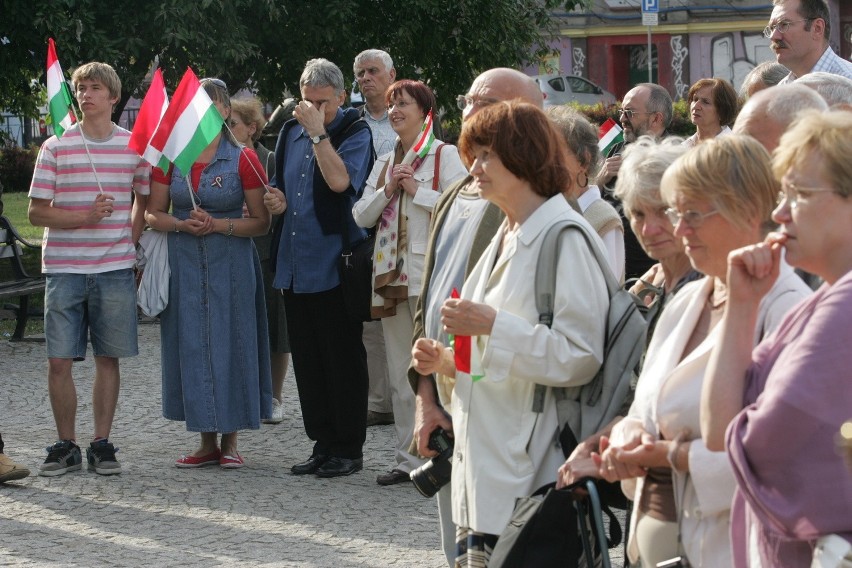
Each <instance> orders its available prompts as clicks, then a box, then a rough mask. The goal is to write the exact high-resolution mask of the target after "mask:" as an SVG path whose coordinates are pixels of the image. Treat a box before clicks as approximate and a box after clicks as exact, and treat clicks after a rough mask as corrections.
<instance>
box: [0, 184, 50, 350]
mask: <svg viewBox="0 0 852 568" xmlns="http://www.w3.org/2000/svg"><path fill="white" fill-rule="evenodd" d="M29 203H30V200H29V199H28V198H27V194H26V193H4V194H3V215H4V216H5V217H7V218H8V219H9V220H10V221H11V222H12V226H14V227H15V230H16V231H18V233H19V234H20V235H21V236H22V237H24V238H25V239H26V240H28V241H29V242H31V243H33V244H41V238H42V234H43V232H44V228H43V227H33V226H32V225H31V224H30V221H29V219H28V218H27V208H28V207H29ZM24 268H25V269H26V271H27V272H28V273H29V274H30V275H32V276H37V275H39V274H41V253H40V252H39V251H36V250H32V249H28V248H26V247H24ZM12 278H13V273H12V267H11V265H10V263H9V262H8V261H5V260H3V261H0V281H5V280H11V279H12ZM17 302H18V298H10V299H8V300H2V301H0V310H2V308H4V307H5V306H6V305H10V304H11V305H17ZM43 305H44V295H43V294H36V295H33V296H30V312H33V311H41V310H42V307H43ZM14 331H15V320H14V318H13V319H0V339H5V338H9V337H11V336H12V332H14ZM42 333H44V320H43V319H42V318H41V317H40V316H30V319H29V320H28V321H27V331H26V335H27V336H30V335H39V334H42Z"/></svg>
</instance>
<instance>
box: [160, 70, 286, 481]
mask: <svg viewBox="0 0 852 568" xmlns="http://www.w3.org/2000/svg"><path fill="white" fill-rule="evenodd" d="M201 84H202V86H203V87H204V90H205V91H206V92H207V94H208V95H210V98H211V99H212V100H213V102H214V104H215V105H216V108H217V109H218V110H219V112H220V113H221V114H222V116H223V117H225V120H226V121H227V120H228V118H229V116H230V111H231V109H230V99H229V97H228V92H227V88H226V87H225V84H224V83H223V82H222V81H220V80H218V79H203V80H202V82H201ZM158 173H159V172H158V171H157V170H155V173H154V178H155V179H156V181H154V180H152V184H151V197H150V199H149V201H148V215H147V220H148V224H149V225H150V226H151V227H152V228H153V229H156V230H160V231H169V236H168V242H169V268H170V269H171V278H170V280H169V304H168V306H167V307H166V309H165V310H164V311H163V312H162V314H160V322H161V334H162V336H161V342H162V344H161V354H162V373H163V416H165V417H166V418H168V419H170V420H182V421H185V422H186V428H187V430H189V431H191V432H200V433H201V445H200V447H199V448H198V450H196V451H195V452H194V453H192V454H189V455H185V456H183V457H181V458H179V459H178V460H177V461H176V462H175V465H176V466H177V467H183V468H196V467H202V466H206V465H215V464H219V465H220V466H222V467H223V468H229V469H230V468H239V467H242V465H243V459H242V457H241V456H240V454H239V453H238V452H237V431H238V430H243V429H253V430H256V429H258V428H260V421H261V418H268V417H269V416H270V414H271V404H272V384H271V377H270V363H269V344H268V339H267V336H268V331H267V324H266V306H265V301H264V292H263V279H262V277H261V272H260V261H259V260H258V255H257V251H256V250H255V247H254V243H253V242H252V240H251V238H250V237H255V236H259V235H263V234H265V233H266V231H267V230H268V228H269V214H268V212H267V211H266V208H265V207H264V206H263V193H264V192H263V188H264V185H265V184H266V179H265V174H264V170H263V167H262V166H261V164H260V162H259V161H258V159H257V155H256V154H255V152H254V150H252V149H250V148H244V147H241V146H240V145H238V144H237V143H235V142H234V141H233V139H232V138H231V136H230V135H229V134H228V132H227V131H226V129H225V128H224V127H223V131H222V133H220V134H219V135H218V136H217V137H216V139H215V140H213V142H212V143H211V144H210V145H209V146H208V147H207V148H206V149H205V150H204V151H203V152H202V153H201V155H200V156H199V158H198V160H196V162H195V164H193V166H192V171H191V172H190V175H186V174H185V173H183V172H179V171H178V170H177V169H176V168H174V167H173V168H172V169H171V170H170V171H169V172H168V173H166V174H165V175H163V174H159V175H158ZM244 202H245V204H246V207H247V210H248V215H247V216H245V217H244V216H243V203H244ZM170 205H171V213H169V206H170ZM194 205H195V206H197V210H195V209H194ZM219 433H221V434H222V440H221V446H220V445H219V443H218V442H219V441H218V435H217V434H219Z"/></svg>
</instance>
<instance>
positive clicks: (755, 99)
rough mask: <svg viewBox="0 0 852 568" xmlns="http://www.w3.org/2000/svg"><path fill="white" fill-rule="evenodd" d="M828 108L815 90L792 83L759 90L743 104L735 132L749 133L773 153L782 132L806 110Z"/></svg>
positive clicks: (735, 125) (735, 123)
mask: <svg viewBox="0 0 852 568" xmlns="http://www.w3.org/2000/svg"><path fill="white" fill-rule="evenodd" d="M811 108H813V109H817V110H821V111H824V110H828V105H827V104H826V102H825V101H824V100H823V98H822V97H820V96H819V94H817V92H816V91H814V90H813V89H809V88H808V87H805V86H804V85H798V84H796V83H791V84H788V85H778V86H776V87H770V88H769V89H764V90H762V91H758V92H757V93H755V94H754V95H752V97H751V98H750V99H749V100H748V101H747V102H746V104H745V105H743V108H742V110H740V113H739V114H738V115H737V120H736V122H734V129H733V130H734V134H748V135H749V136H751V137H752V138H755V139H756V140H757V141H758V142H760V143H761V144H762V145H763V147H764V148H766V150H767V151H768V152H769V153H772V151H773V150H774V149H775V148H776V147H777V146H778V141H779V140H780V139H781V135H782V134H784V132H785V131H786V130H787V128H788V127H789V126H790V125H791V124H792V123H793V120H795V118H796V115H797V114H798V113H799V112H800V111H802V110H805V109H811Z"/></svg>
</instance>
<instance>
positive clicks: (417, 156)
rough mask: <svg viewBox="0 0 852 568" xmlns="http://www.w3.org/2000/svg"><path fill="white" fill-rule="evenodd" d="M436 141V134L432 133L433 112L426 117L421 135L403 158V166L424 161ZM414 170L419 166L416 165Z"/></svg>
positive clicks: (430, 111) (421, 128)
mask: <svg viewBox="0 0 852 568" xmlns="http://www.w3.org/2000/svg"><path fill="white" fill-rule="evenodd" d="M434 141H435V134H434V132H432V110H431V109H430V110H429V114H427V115H426V120H424V121H423V126H422V127H420V135H419V136H418V137H417V140H416V141H415V142H414V145H413V146H412V147H411V148H409V149H408V152H406V153H405V156H404V157H403V158H402V163H403V164H414V161H415V160H423V159H424V158H426V155H427V154H428V153H429V149H430V148H431V147H432V142H434ZM414 169H417V165H416V164H414Z"/></svg>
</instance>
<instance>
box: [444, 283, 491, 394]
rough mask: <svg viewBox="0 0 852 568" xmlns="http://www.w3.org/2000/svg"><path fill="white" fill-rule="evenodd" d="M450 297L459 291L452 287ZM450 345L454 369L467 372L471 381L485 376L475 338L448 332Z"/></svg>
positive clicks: (456, 294) (455, 296)
mask: <svg viewBox="0 0 852 568" xmlns="http://www.w3.org/2000/svg"><path fill="white" fill-rule="evenodd" d="M450 297H451V298H458V297H459V291H458V290H457V289H455V288H453V291H452V293H451V294H450ZM450 347H452V348H453V354H454V356H455V362H456V371H458V372H461V373H467V374H468V375H470V379H471V380H472V381H473V382H476V381H478V380H480V379H481V378H482V377H484V376H485V373H483V372H482V359H481V358H480V356H479V349H478V347H477V342H476V338H474V337H471V336H469V335H452V334H450Z"/></svg>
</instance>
